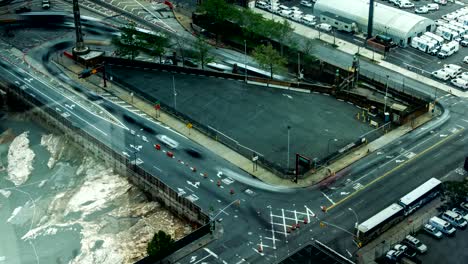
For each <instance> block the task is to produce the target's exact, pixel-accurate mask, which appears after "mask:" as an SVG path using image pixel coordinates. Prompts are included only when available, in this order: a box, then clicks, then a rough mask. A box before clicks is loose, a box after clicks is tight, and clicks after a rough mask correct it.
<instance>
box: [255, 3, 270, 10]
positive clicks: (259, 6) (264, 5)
mask: <svg viewBox="0 0 468 264" xmlns="http://www.w3.org/2000/svg"><path fill="white" fill-rule="evenodd" d="M255 6H256V7H258V8H263V9H265V8H267V6H268V4H267V3H266V2H264V1H257V2H256V3H255Z"/></svg>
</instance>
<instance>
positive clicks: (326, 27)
mask: <svg viewBox="0 0 468 264" xmlns="http://www.w3.org/2000/svg"><path fill="white" fill-rule="evenodd" d="M317 29H318V30H323V31H326V32H330V31H332V29H333V28H332V26H331V25H329V24H327V23H320V24H318V25H317Z"/></svg>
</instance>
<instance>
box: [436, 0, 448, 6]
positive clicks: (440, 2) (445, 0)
mask: <svg viewBox="0 0 468 264" xmlns="http://www.w3.org/2000/svg"><path fill="white" fill-rule="evenodd" d="M434 3H437V4H441V5H446V4H447V0H434Z"/></svg>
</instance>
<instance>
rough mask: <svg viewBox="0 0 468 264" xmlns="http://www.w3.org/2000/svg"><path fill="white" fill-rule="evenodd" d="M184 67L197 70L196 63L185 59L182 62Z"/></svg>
mask: <svg viewBox="0 0 468 264" xmlns="http://www.w3.org/2000/svg"><path fill="white" fill-rule="evenodd" d="M184 65H185V66H189V67H193V68H197V67H198V63H197V62H196V61H194V60H192V59H185V60H184Z"/></svg>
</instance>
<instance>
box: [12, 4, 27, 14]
mask: <svg viewBox="0 0 468 264" xmlns="http://www.w3.org/2000/svg"><path fill="white" fill-rule="evenodd" d="M26 12H31V8H29V7H26V6H22V7H20V8H18V9H16V10H15V13H16V14H21V13H26Z"/></svg>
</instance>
